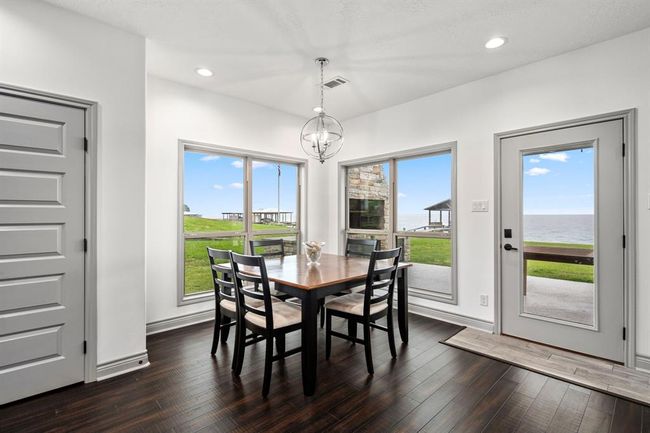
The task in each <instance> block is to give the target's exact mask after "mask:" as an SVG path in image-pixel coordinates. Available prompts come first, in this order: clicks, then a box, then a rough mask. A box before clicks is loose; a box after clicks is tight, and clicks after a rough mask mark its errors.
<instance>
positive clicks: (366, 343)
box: [363, 321, 375, 375]
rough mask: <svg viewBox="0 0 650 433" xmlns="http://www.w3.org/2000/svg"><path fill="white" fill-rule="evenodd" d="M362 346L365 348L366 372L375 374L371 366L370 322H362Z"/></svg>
mask: <svg viewBox="0 0 650 433" xmlns="http://www.w3.org/2000/svg"><path fill="white" fill-rule="evenodd" d="M363 340H364V344H363V346H364V347H365V349H366V366H367V367H368V374H371V375H372V374H375V368H374V367H373V366H372V348H371V347H370V322H368V321H366V322H364V323H363Z"/></svg>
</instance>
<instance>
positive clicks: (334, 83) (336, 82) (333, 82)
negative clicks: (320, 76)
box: [323, 76, 349, 89]
mask: <svg viewBox="0 0 650 433" xmlns="http://www.w3.org/2000/svg"><path fill="white" fill-rule="evenodd" d="M346 83H349V81H348V80H346V79H345V78H343V77H340V76H337V77H334V78H331V79H329V80H327V81H325V82H324V83H323V86H325V87H327V88H328V89H333V88H335V87H338V86H340V85H343V84H346Z"/></svg>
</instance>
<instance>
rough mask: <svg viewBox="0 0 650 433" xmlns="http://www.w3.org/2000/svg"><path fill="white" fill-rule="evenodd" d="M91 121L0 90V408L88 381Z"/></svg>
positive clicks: (73, 111) (68, 109)
mask: <svg viewBox="0 0 650 433" xmlns="http://www.w3.org/2000/svg"><path fill="white" fill-rule="evenodd" d="M84 118H85V113H84V111H83V110H82V109H78V108H73V107H67V106H61V105H56V104H52V103H46V102H39V101H35V100H31V99H24V98H20V97H15V96H10V95H0V404H2V403H6V402H9V401H13V400H17V399H20V398H24V397H28V396H30V395H33V394H37V393H41V392H44V391H48V390H50V389H54V388H58V387H61V386H65V385H69V384H72V383H76V382H80V381H83V379H84V354H83V340H84V251H83V238H84V182H85V174H84V172H85V152H84Z"/></svg>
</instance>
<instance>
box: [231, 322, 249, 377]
mask: <svg viewBox="0 0 650 433" xmlns="http://www.w3.org/2000/svg"><path fill="white" fill-rule="evenodd" d="M240 325H241V322H240V321H239V320H238V321H237V323H236V324H235V350H233V352H232V366H231V369H232V370H236V369H237V365H238V364H239V362H238V360H239V340H240V338H239V334H240V333H241V332H242V330H241V329H240ZM244 332H246V331H245V330H244Z"/></svg>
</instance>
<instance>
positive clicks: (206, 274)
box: [185, 217, 594, 294]
mask: <svg viewBox="0 0 650 433" xmlns="http://www.w3.org/2000/svg"><path fill="white" fill-rule="evenodd" d="M253 228H254V229H255V230H273V229H276V228H277V229H278V230H286V229H287V226H283V225H281V224H254V226H253ZM242 229H243V226H242V224H241V222H237V221H225V220H211V219H206V218H200V217H185V231H186V232H220V231H236V230H242ZM410 242H411V258H410V260H411V261H412V262H415V263H423V264H431V265H439V266H451V240H450V239H442V238H410ZM526 245H529V246H553V247H563V248H585V249H591V248H593V246H592V245H588V244H563V243H552V242H526ZM208 246H209V247H212V248H218V249H224V250H233V251H235V252H239V253H241V252H243V250H244V244H243V238H233V239H217V240H209V239H187V240H186V241H185V292H186V293H188V294H189V293H199V292H204V291H210V290H213V286H212V281H211V274H210V267H209V262H208V257H207V254H206V252H205V249H206V247H208ZM528 275H530V276H535V277H544V278H555V279H560V280H567V281H579V282H585V283H593V281H594V276H593V266H590V265H575V264H571V263H553V262H542V261H537V260H530V261H528Z"/></svg>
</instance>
